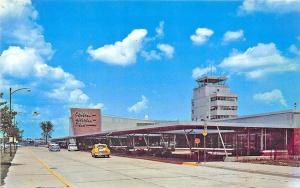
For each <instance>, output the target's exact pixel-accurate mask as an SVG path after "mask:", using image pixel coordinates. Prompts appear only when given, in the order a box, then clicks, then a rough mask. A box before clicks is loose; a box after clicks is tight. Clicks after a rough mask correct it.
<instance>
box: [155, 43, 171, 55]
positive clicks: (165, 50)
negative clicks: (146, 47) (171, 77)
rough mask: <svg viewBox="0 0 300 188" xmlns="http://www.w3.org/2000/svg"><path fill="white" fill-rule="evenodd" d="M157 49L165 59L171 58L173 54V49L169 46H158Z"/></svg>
mask: <svg viewBox="0 0 300 188" xmlns="http://www.w3.org/2000/svg"><path fill="white" fill-rule="evenodd" d="M157 48H158V49H160V51H162V52H163V53H164V55H165V56H166V57H167V58H172V57H173V54H174V47H173V46H171V45H169V44H158V45H157Z"/></svg>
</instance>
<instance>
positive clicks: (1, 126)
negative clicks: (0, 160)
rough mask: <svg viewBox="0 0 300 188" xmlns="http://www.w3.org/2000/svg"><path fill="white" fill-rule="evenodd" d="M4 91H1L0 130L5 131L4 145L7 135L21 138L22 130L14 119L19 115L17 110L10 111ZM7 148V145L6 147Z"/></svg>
mask: <svg viewBox="0 0 300 188" xmlns="http://www.w3.org/2000/svg"><path fill="white" fill-rule="evenodd" d="M2 97H3V93H0V131H1V132H2V133H3V145H4V143H5V142H6V141H7V137H16V138H17V139H21V134H22V133H23V131H21V130H20V129H19V128H18V127H17V125H16V124H14V122H13V119H14V118H15V116H16V115H17V112H16V111H10V110H9V107H8V106H7V104H6V102H5V101H2V100H1V99H2ZM4 149H5V147H4Z"/></svg>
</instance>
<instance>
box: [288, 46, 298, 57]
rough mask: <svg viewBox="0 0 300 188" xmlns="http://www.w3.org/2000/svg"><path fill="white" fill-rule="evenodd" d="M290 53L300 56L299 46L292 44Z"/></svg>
mask: <svg viewBox="0 0 300 188" xmlns="http://www.w3.org/2000/svg"><path fill="white" fill-rule="evenodd" d="M289 51H290V52H291V53H293V54H295V55H298V56H300V49H299V48H297V46H296V45H295V44H292V45H291V46H290V47H289Z"/></svg>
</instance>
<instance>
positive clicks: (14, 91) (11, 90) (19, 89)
mask: <svg viewBox="0 0 300 188" xmlns="http://www.w3.org/2000/svg"><path fill="white" fill-rule="evenodd" d="M22 90H27V92H30V91H31V89H30V88H27V87H23V88H18V89H15V90H13V89H12V88H11V87H10V88H9V112H10V114H11V100H12V95H13V94H14V93H16V92H18V91H22ZM9 155H10V156H12V151H11V142H10V143H9Z"/></svg>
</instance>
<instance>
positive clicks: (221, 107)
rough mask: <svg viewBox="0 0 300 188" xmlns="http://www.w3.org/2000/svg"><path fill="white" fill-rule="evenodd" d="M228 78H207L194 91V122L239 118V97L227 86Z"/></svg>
mask: <svg viewBox="0 0 300 188" xmlns="http://www.w3.org/2000/svg"><path fill="white" fill-rule="evenodd" d="M226 80H227V78H226V77H216V76H205V77H201V78H199V79H197V80H196V82H197V84H198V86H197V87H195V88H194V90H193V98H192V121H201V120H217V119H226V118H234V117H237V108H238V104H237V98H238V97H237V95H236V94H234V93H231V91H230V88H229V87H227V86H226V85H225V81H226Z"/></svg>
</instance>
